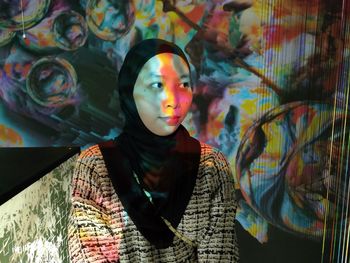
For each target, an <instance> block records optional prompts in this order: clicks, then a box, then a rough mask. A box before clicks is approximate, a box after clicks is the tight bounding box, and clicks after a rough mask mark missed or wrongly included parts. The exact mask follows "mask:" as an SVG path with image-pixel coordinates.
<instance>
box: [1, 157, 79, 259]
mask: <svg viewBox="0 0 350 263" xmlns="http://www.w3.org/2000/svg"><path fill="white" fill-rule="evenodd" d="M75 160H76V156H74V157H72V158H70V159H69V160H67V161H66V162H64V163H63V164H61V165H60V166H58V167H57V168H55V169H54V170H53V171H51V172H50V173H48V174H47V175H45V176H44V177H42V178H41V179H40V180H38V181H37V182H35V183H34V184H32V185H31V186H30V187H28V188H26V189H25V190H24V191H22V192H20V193H19V194H18V195H16V196H15V197H14V198H12V199H10V200H9V201H7V202H6V203H4V204H3V205H1V206H0V262H2V263H7V262H15V263H21V262H23V263H39V262H40V263H42V262H54V263H60V262H69V257H68V250H67V224H68V216H69V211H70V179H71V176H72V172H73V167H74V163H75Z"/></svg>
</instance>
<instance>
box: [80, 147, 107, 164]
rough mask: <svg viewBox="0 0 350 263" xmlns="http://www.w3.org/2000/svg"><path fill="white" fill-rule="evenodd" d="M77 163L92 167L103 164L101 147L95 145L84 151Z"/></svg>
mask: <svg viewBox="0 0 350 263" xmlns="http://www.w3.org/2000/svg"><path fill="white" fill-rule="evenodd" d="M77 162H78V163H83V164H85V165H91V166H96V164H98V163H103V156H102V153H101V150H100V147H99V145H98V144H95V145H92V146H90V147H88V148H86V149H84V150H82V151H81V153H80V155H79V157H78V160H77Z"/></svg>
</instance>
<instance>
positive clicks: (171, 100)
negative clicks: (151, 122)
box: [163, 88, 179, 109]
mask: <svg viewBox="0 0 350 263" xmlns="http://www.w3.org/2000/svg"><path fill="white" fill-rule="evenodd" d="M163 107H164V108H166V109H167V108H173V109H176V108H178V107H179V98H178V94H177V93H176V91H175V89H174V88H167V89H164V99H163Z"/></svg>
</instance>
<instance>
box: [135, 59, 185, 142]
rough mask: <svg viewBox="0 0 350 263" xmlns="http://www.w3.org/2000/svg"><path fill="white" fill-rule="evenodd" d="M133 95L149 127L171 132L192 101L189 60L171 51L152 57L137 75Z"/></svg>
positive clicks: (167, 132) (158, 133) (163, 132)
mask: <svg viewBox="0 0 350 263" xmlns="http://www.w3.org/2000/svg"><path fill="white" fill-rule="evenodd" d="M133 95H134V100H135V104H136V108H137V111H138V113H139V116H140V118H141V120H142V122H143V123H144V125H145V126H146V128H147V129H149V130H150V131H151V132H152V133H154V134H156V135H160V136H166V135H170V134H172V133H173V132H174V131H175V130H176V129H177V128H178V127H179V126H180V124H181V122H182V121H183V120H184V118H185V117H186V114H187V112H188V110H189V108H190V106H191V102H192V89H191V79H190V72H189V68H188V66H187V64H186V62H185V61H184V60H183V58H181V57H180V56H178V55H175V54H172V53H161V54H158V55H156V56H154V57H152V58H150V59H149V60H148V61H147V62H146V64H145V65H143V67H142V69H141V71H140V73H139V75H138V77H137V79H136V82H135V86H134V93H133Z"/></svg>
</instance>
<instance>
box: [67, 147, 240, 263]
mask: <svg viewBox="0 0 350 263" xmlns="http://www.w3.org/2000/svg"><path fill="white" fill-rule="evenodd" d="M72 186H73V188H72V211H71V216H70V224H69V232H68V238H69V240H68V244H69V253H70V258H71V261H72V262H94V263H98V262H118V261H120V262H131V263H134V262H169V263H171V262H238V246H237V241H236V234H235V229H234V217H235V211H236V206H237V204H236V200H235V198H234V191H233V179H232V175H231V172H230V168H229V166H228V163H227V161H226V159H225V157H224V156H223V155H222V153H220V152H219V151H218V150H216V149H214V148H212V147H210V146H208V145H206V144H203V143H201V157H200V165H199V170H198V176H197V180H196V185H195V188H194V190H193V193H192V196H191V199H190V202H189V204H188V206H187V208H186V210H185V213H184V215H183V217H182V219H181V222H180V224H179V225H178V227H177V230H178V231H179V232H180V233H181V234H183V235H185V236H186V237H188V238H190V239H191V240H192V241H194V242H195V243H197V244H198V248H197V249H194V248H193V247H191V246H190V245H188V244H187V243H185V242H184V241H182V240H181V239H179V238H178V237H177V236H175V238H174V241H173V243H172V245H171V246H170V247H168V248H164V249H156V248H155V247H154V246H152V245H151V244H150V243H149V242H148V241H147V240H146V239H145V238H144V237H143V236H142V234H141V233H140V232H139V231H138V230H137V228H136V226H135V225H134V223H133V222H132V220H131V219H130V218H129V217H128V215H127V213H126V211H125V210H124V208H123V206H122V204H121V202H120V200H119V199H118V196H117V194H116V193H115V190H114V188H113V185H112V182H111V180H110V178H109V176H108V172H107V169H106V166H105V163H104V160H103V157H102V154H101V151H100V149H99V147H98V146H97V145H95V146H92V147H90V148H88V149H87V150H85V151H83V152H82V153H81V155H80V156H79V159H78V161H77V164H76V167H75V171H74V175H73V180H72Z"/></svg>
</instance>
